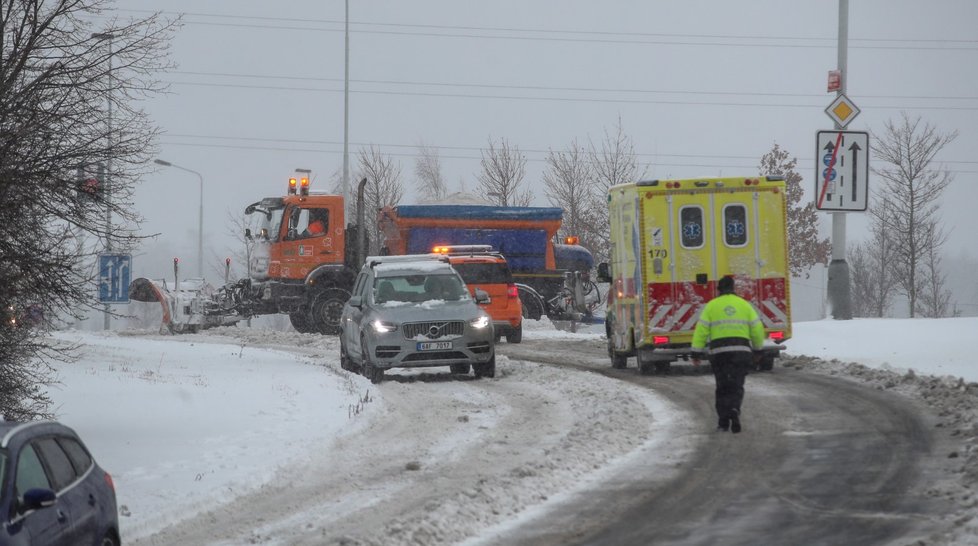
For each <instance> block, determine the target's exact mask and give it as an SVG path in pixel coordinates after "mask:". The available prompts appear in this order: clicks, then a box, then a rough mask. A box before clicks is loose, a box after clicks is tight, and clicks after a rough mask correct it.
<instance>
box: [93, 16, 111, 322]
mask: <svg viewBox="0 0 978 546" xmlns="http://www.w3.org/2000/svg"><path fill="white" fill-rule="evenodd" d="M92 38H93V39H95V40H98V41H103V40H105V41H107V42H109V73H108V78H109V89H108V103H109V104H108V110H107V113H106V121H105V126H106V133H107V134H106V137H107V139H108V148H109V149H108V152H109V153H108V154H106V155H107V156H108V157H107V158H106V160H105V177H104V178H105V180H101V181H100V182H101V183H102V184H103V187H102V195H103V197H104V198H105V252H106V253H111V252H112V86H113V85H115V83H114V82H113V81H112V39H113V38H115V34H112V33H111V32H98V33H95V34H92ZM111 318H112V316H111V313H110V312H109V304H108V303H106V304H105V309H104V310H103V312H102V329H103V330H108V329H109V328H110V327H111Z"/></svg>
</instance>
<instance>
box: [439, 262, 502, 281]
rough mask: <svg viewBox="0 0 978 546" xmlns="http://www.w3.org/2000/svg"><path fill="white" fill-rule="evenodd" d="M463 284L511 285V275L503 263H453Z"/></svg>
mask: <svg viewBox="0 0 978 546" xmlns="http://www.w3.org/2000/svg"><path fill="white" fill-rule="evenodd" d="M452 267H454V268H455V270H456V271H458V274H459V275H461V276H462V279H463V280H465V284H500V283H505V284H512V282H513V274H512V273H510V270H509V266H508V265H506V264H504V263H474V262H473V263H454V264H452Z"/></svg>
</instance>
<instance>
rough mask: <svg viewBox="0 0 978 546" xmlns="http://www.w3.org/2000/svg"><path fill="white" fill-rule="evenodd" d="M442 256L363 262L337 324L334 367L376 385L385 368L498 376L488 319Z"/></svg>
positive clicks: (479, 298) (483, 299) (482, 295)
mask: <svg viewBox="0 0 978 546" xmlns="http://www.w3.org/2000/svg"><path fill="white" fill-rule="evenodd" d="M475 294H476V300H475V301H473V300H472V298H471V297H470V296H469V292H468V290H467V289H466V287H465V283H464V282H463V281H462V278H461V277H460V276H459V274H458V272H456V271H455V269H453V268H452V266H451V264H450V263H449V262H448V258H447V257H446V256H436V255H411V256H379V257H370V258H367V260H366V262H365V263H364V266H363V269H361V270H360V275H359V276H358V277H357V280H356V283H355V284H354V285H353V295H352V297H350V300H349V301H347V302H346V305H345V306H344V307H343V314H342V316H341V317H340V330H341V331H340V365H341V366H342V367H343V369H344V370H350V371H359V372H360V373H362V374H363V375H364V376H365V377H367V378H368V379H370V381H371V382H372V383H380V382H381V381H382V380H383V378H384V371H385V370H389V369H391V368H417V367H431V366H449V367H450V369H451V371H452V373H455V374H467V373H469V368H470V367H471V368H472V370H473V371H474V373H475V376H476V377H494V376H495V375H496V353H495V346H494V344H493V340H494V332H493V326H492V319H491V318H490V317H489V315H488V314H486V312H485V311H483V310H482V309H481V308H479V306H478V305H476V303H477V302H478V303H488V302H489V295H488V294H487V293H486V292H485V291H483V290H481V289H476V291H475Z"/></svg>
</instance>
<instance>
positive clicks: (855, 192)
mask: <svg viewBox="0 0 978 546" xmlns="http://www.w3.org/2000/svg"><path fill="white" fill-rule="evenodd" d="M815 157H817V158H819V161H816V163H815V208H816V209H818V210H827V211H841V212H850V211H860V212H861V211H865V210H866V207H867V206H868V204H869V133H867V132H865V131H818V133H817V134H816V138H815Z"/></svg>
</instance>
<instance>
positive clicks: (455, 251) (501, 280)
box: [433, 245, 523, 343]
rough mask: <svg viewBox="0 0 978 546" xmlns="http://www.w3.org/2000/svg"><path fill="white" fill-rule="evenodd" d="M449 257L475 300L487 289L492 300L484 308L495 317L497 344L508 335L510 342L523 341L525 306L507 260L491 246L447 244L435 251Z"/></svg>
mask: <svg viewBox="0 0 978 546" xmlns="http://www.w3.org/2000/svg"><path fill="white" fill-rule="evenodd" d="M433 251H434V252H435V253H436V254H445V255H447V256H448V261H449V263H451V264H452V267H453V268H455V270H456V271H458V273H459V275H461V276H462V280H464V281H465V285H466V286H468V288H469V293H470V294H472V297H475V289H476V288H481V289H482V290H485V291H486V292H487V293H488V294H489V297H490V298H491V301H490V302H489V303H486V304H482V308H483V309H485V310H486V312H487V313H489V316H490V317H492V324H493V327H494V328H495V331H496V341H499V339H500V338H501V337H502V336H506V341H507V342H509V343H519V342H520V341H522V340H523V305H522V303H521V302H520V295H519V292H518V291H517V289H516V284H515V282H514V281H513V274H512V272H511V271H510V269H509V264H508V263H507V262H506V258H505V257H504V256H503V255H502V254H500V253H499V252H495V251H494V250H493V249H492V246H490V245H445V246H437V247H435V248H434V249H433Z"/></svg>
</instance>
